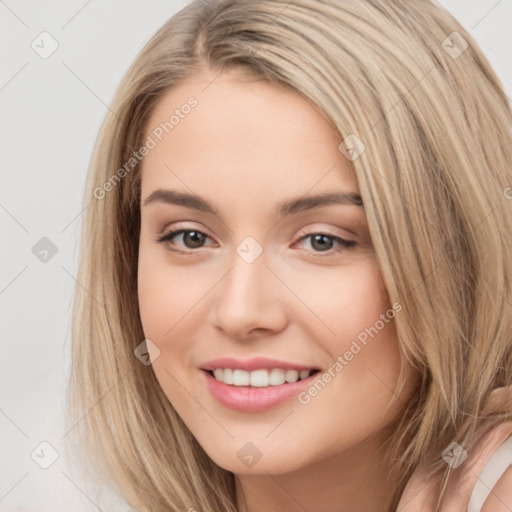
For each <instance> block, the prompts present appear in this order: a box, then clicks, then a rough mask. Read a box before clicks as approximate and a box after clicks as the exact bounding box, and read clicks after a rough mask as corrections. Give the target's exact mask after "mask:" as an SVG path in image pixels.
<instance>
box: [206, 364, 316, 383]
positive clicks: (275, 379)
mask: <svg viewBox="0 0 512 512" xmlns="http://www.w3.org/2000/svg"><path fill="white" fill-rule="evenodd" d="M203 371H205V372H206V373H208V374H210V375H211V376H212V377H213V378H214V379H215V380H217V381H218V382H222V383H224V384H227V385H229V386H234V387H239V386H244V387H247V386H249V387H254V388H265V387H272V386H281V385H283V384H293V383H294V382H298V381H301V380H305V379H307V378H309V377H311V376H312V375H314V374H316V373H318V372H319V371H320V370H317V369H311V370H292V369H287V370H285V369H282V368H272V369H270V370H268V369H265V368H262V369H259V370H253V371H247V370H241V369H237V368H216V369H215V370H203Z"/></svg>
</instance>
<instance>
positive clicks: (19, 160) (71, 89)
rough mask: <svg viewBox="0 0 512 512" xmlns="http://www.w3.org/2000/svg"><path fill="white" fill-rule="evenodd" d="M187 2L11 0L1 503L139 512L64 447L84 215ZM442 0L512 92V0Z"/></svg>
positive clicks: (6, 6) (3, 89)
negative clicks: (106, 139) (107, 151)
mask: <svg viewBox="0 0 512 512" xmlns="http://www.w3.org/2000/svg"><path fill="white" fill-rule="evenodd" d="M411 1H414V0H411ZM187 3H188V2H187V1H185V0H150V1H147V2H136V1H134V0H130V1H128V0H125V1H123V2H121V1H115V0H107V1H105V0H103V1H101V2H100V1H99V0H89V1H87V0H72V1H69V0H68V1H66V2H65V1H64V0H60V1H53V2H36V1H34V0H32V1H23V0H19V1H16V0H6V1H2V0H0V14H1V18H0V24H1V29H0V49H1V50H0V51H1V52H2V73H1V75H0V102H1V106H2V118H1V119H2V124H1V138H2V141H3V146H2V152H1V154H0V158H1V163H2V166H1V169H2V187H1V189H0V191H1V195H0V221H1V225H2V230H1V247H2V262H3V265H2V269H1V275H0V299H1V301H2V309H1V328H2V339H1V354H0V355H1V359H0V361H1V370H0V436H1V437H0V450H1V451H0V461H1V462H0V511H2V512H4V511H5V512H14V511H37V512H44V511H52V512H58V511H71V510H72V511H74V512H78V511H80V510H84V511H86V510H91V511H96V510H99V509H102V510H108V511H109V512H110V511H117V510H119V511H122V512H126V511H127V510H128V506H127V505H126V504H124V502H123V501H122V500H119V499H116V497H115V496H114V495H113V494H112V493H108V492H106V494H105V495H104V496H99V495H98V492H99V490H98V489H97V488H96V487H94V486H93V485H91V484H90V482H87V481H85V480H83V479H82V478H81V477H80V476H78V474H77V473H76V474H75V473H74V472H72V470H71V468H70V467H69V466H68V464H67V462H66V459H65V456H64V453H63V447H62V436H63V427H62V426H61V425H60V423H59V422H60V418H61V417H62V415H61V413H60V412H59V411H60V407H61V401H62V396H63V393H64V389H65V385H66V375H67V374H66V372H67V369H68V365H69V346H70V318H71V306H72V297H73V289H74V286H75V280H74V277H73V276H75V275H76V263H77V255H78V247H79V229H80V212H81V204H82V195H83V190H84V182H85V177H86V169H87V165H88V161H89V157H90V154H91V150H92V147H93V144H94V140H95V137H96V135H97V131H98V129H99V126H100V123H101V121H102V120H103V117H104V116H105V114H106V111H107V105H108V104H109V102H110V100H111V98H112V96H113V94H114V91H115V88H116V87H117V85H118V83H119V81H120V79H121V77H122V75H123V74H124V72H125V71H126V69H127V68H128V66H129V65H130V63H131V61H132V60H133V58H134V57H135V55H136V54H137V53H138V52H139V51H140V50H141V48H142V47H143V46H144V44H145V43H146V42H147V40H148V39H149V38H150V37H151V35H152V34H153V33H154V32H155V31H156V30H157V29H158V28H159V27H160V26H161V25H162V24H163V22H164V21H165V20H166V19H168V18H169V17H171V16H172V15H173V14H174V13H175V12H177V11H178V10H180V9H181V8H182V7H184V6H185V5H186V4H187ZM441 4H442V5H444V6H445V7H446V8H447V9H448V10H449V11H450V12H451V13H452V14H453V15H454V16H455V18H457V19H458V20H459V21H460V23H461V24H462V25H463V26H464V27H465V28H466V29H467V30H468V31H469V32H470V33H471V34H472V36H473V37H474V39H475V40H476V42H477V43H478V44H479V45H480V47H481V48H482V50H483V51H484V53H485V54H486V56H487V58H488V59H489V60H490V62H491V64H492V65H493V67H494V68H495V69H496V71H497V73H498V75H499V76H500V78H501V79H502V81H503V83H504V86H505V90H506V93H507V95H508V96H509V98H512V31H511V30H510V27H511V22H512V0H499V1H496V0H470V1H468V0H443V1H442V2H441ZM43 31H47V32H49V33H50V34H51V36H52V37H53V38H54V39H55V40H56V41H57V42H58V45H59V46H58V49H57V50H56V51H55V53H53V54H52V55H51V56H50V57H49V58H47V59H42V58H41V57H40V56H39V55H38V54H37V53H36V52H35V51H34V50H33V49H32V48H31V43H32V41H33V40H36V42H37V41H38V40H39V39H37V37H38V36H39V34H40V33H41V32H43ZM447 35H448V34H447ZM48 45H49V41H47V43H46V48H48V47H49V46H48ZM42 237H48V238H49V239H50V240H51V241H52V242H53V244H55V246H56V247H57V253H56V254H55V255H54V256H53V257H52V258H51V259H49V261H47V262H46V263H43V262H41V261H40V260H39V259H38V258H36V256H35V255H34V254H33V253H32V247H33V246H34V245H35V244H36V243H37V242H38V241H39V240H40V239H41V238H42ZM43 441H47V442H49V443H50V444H51V445H52V446H53V447H55V449H56V450H57V453H58V454H59V457H58V458H57V460H56V461H55V463H54V464H52V465H51V466H50V467H49V468H48V469H42V468H40V467H39V466H38V465H37V464H36V463H35V462H34V460H32V458H31V453H32V452H33V450H35V449H36V452H35V453H36V454H39V455H40V457H39V459H38V460H41V461H44V460H43V459H44V457H46V458H48V456H49V454H50V456H51V451H50V450H49V449H48V448H45V447H44V446H43V447H42V448H38V446H39V445H40V443H41V442H43ZM41 450H42V451H41ZM43 454H44V456H43ZM36 458H37V457H36Z"/></svg>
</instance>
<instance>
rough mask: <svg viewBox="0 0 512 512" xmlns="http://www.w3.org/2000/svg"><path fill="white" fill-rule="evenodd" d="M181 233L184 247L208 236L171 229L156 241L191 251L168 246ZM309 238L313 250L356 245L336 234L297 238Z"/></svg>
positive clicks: (200, 244) (195, 245)
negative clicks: (336, 244) (336, 245)
mask: <svg viewBox="0 0 512 512" xmlns="http://www.w3.org/2000/svg"><path fill="white" fill-rule="evenodd" d="M180 235H182V243H183V244H184V245H185V248H186V249H191V250H193V249H200V248H201V247H203V243H204V242H205V240H206V239H208V238H210V237H209V236H208V235H207V234H205V233H203V232H202V231H198V230H196V229H178V230H175V231H171V232H169V233H167V234H165V235H163V236H162V237H160V238H158V239H157V241H158V242H160V243H166V244H168V246H169V250H171V251H175V252H182V253H183V252H193V251H186V250H181V249H176V248H173V247H170V245H171V244H170V242H172V241H173V240H174V239H175V238H177V237H178V236H180ZM308 238H309V239H311V247H312V248H313V249H314V251H313V252H320V253H332V252H341V251H343V250H345V249H349V248H351V247H354V246H355V245H356V242H354V241H351V240H345V239H343V238H340V237H338V236H334V235H329V234H327V233H309V234H307V235H304V236H303V237H301V238H300V239H299V242H301V241H304V240H307V239H308ZM334 243H338V244H339V246H338V247H337V248H334V249H333V247H332V246H333V245H334Z"/></svg>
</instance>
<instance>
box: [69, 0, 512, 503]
mask: <svg viewBox="0 0 512 512" xmlns="http://www.w3.org/2000/svg"><path fill="white" fill-rule="evenodd" d="M205 67H209V68H211V69H215V70H218V71H219V72H221V71H224V70H231V69H238V70H240V71H243V72H244V73H246V74H247V75H248V76H252V77H255V78H256V79H260V80H266V81H268V82H271V83H274V84H276V85H284V86H287V87H290V88H292V89H293V90H295V91H297V92H299V93H300V94H302V95H303V96H304V97H305V98H306V99H308V101H310V102H311V103H312V104H313V105H315V107H316V108H318V111H319V112H321V113H322V115H324V116H325V117H326V119H328V120H329V122H330V123H331V124H332V126H333V127H334V128H335V129H337V130H338V131H339V133H340V136H341V138H342V139H343V140H344V141H345V142H348V141H351V143H353V141H357V140H358V139H359V140H360V141H362V143H363V144H364V148H363V147H362V146H361V145H360V143H358V144H359V146H358V147H359V149H360V150H361V149H364V151H362V153H361V154H360V155H359V156H358V157H357V158H355V159H350V160H351V165H352V166H353V169H354V172H355V173H356V176H357V180H358V184H359V188H360V193H361V196H362V199H363V203H364V205H365V212H366V216H367V220H368V225H369V229H370V234H371V238H372V242H373V245H374V249H375V254H376V257H377V260H378V263H379V267H380V270H381V274H382V278H383V280H384V283H385V285H386V288H387V291H388V295H389V298H390V301H391V302H392V303H393V302H395V301H396V302H399V303H400V304H401V305H402V307H403V311H402V312H401V313H400V314H399V315H397V316H396V318H395V325H396V329H397V334H398V338H399V344H400V350H401V353H402V356H403V365H404V369H405V367H406V365H408V367H409V368H411V367H412V368H415V369H416V371H417V373H418V375H419V378H418V380H417V386H416V389H415V391H414V395H413V398H412V399H411V401H410V402H409V403H408V404H407V406H406V408H405V411H404V413H403V415H402V416H401V417H400V418H399V419H398V420H397V423H396V432H395V435H394V436H393V438H392V440H391V442H390V443H389V446H388V447H387V448H388V449H389V457H390V460H393V461H394V462H395V466H394V471H396V473H397V475H398V478H399V481H400V483H401V485H400V488H399V490H398V491H397V495H396V499H395V504H396V503H397V502H398V499H399V495H400V492H401V490H402V489H403V485H404V484H405V482H406V481H407V479H408V478H409V477H410V475H411V472H412V471H413V470H414V468H415V467H417V465H418V464H419V462H428V463H431V467H432V471H433V473H434V472H441V471H443V468H446V463H444V461H443V460H442V459H441V453H442V451H443V450H444V449H445V448H446V447H447V446H448V445H449V444H450V443H451V442H452V441H456V442H458V443H459V444H461V445H462V446H467V445H468V443H470V441H471V440H472V439H473V438H474V436H475V435H476V434H477V433H478V432H480V431H482V430H483V429H485V428H488V427H490V426H493V425H495V424H498V423H500V422H503V421H505V420H507V419H510V418H511V414H510V409H508V411H509V412H507V407H510V403H509V404H505V403H501V404H499V405H497V406H496V408H495V409H494V410H491V411H489V412H487V413H486V414H485V415H484V414H483V413H482V410H483V406H484V404H485V402H486V400H487V399H488V398H489V395H490V393H491V392H492V390H494V389H496V388H499V387H504V386H510V385H512V371H511V368H512V344H511V337H512V309H511V305H512V286H511V284H512V267H511V264H510V257H511V255H512V202H511V200H510V197H511V196H512V189H510V187H511V186H512V149H511V148H512V112H511V107H510V105H509V103H508V101H507V98H506V95H505V94H504V92H503V86H502V84H501V83H500V81H499V79H498V78H497V76H496V74H495V73H494V71H493V69H492V68H491V67H490V65H489V63H488V61H487V60H486V58H485V57H484V55H483V54H482V52H481V50H480V49H479V48H478V47H477V46H476V44H475V43H474V41H473V39H472V38H471V36H470V35H469V34H468V33H467V32H466V31H465V30H464V28H463V27H462V26H461V25H460V24H459V23H458V22H457V21H456V20H455V19H454V18H453V17H452V16H451V15H450V14H449V13H448V12H447V11H445V10H444V9H443V8H442V7H441V6H439V5H438V4H436V3H434V2H433V1H431V0H416V1H414V2H411V1H408V0H395V1H393V2H390V1H384V0H361V1H357V2H354V1H348V0H347V1H344V0H336V1H335V0H329V1H328V0H294V1H293V2H288V1H285V0H225V1H224V0H221V1H218V2H213V1H212V2H208V1H205V0H197V1H195V2H193V3H191V4H189V5H188V6H187V7H186V8H184V9H183V10H182V11H180V12H179V13H177V14H176V15H175V16H173V17H172V18H171V19H170V20H168V21H167V22H166V23H165V24H164V25H163V26H162V28H161V29H160V30H159V31H158V32H157V33H156V34H155V35H154V36H153V38H152V39H151V40H150V41H149V42H148V43H147V45H146V46H145V48H144V49H143V50H142V51H141V53H140V54H139V55H138V57H137V58H136V60H135V61H134V62H133V64H132V66H131V67H130V69H129V70H128V72H127V73H126V75H125V76H124V78H123V80H122V82H121V84H120V86H119V88H118V90H117V93H116V95H115V98H114V100H113V102H112V104H111V109H110V112H109V113H107V117H106V119H105V121H104V123H103V125H102V127H101V130H100V134H99V137H98V141H97V145H96V147H95V151H94V154H93V157H92V160H91V164H90V169H89V174H88V178H87V184H86V192H85V198H84V205H83V206H84V208H86V210H85V212H84V218H83V228H82V229H83V231H82V241H81V252H80V262H79V271H78V276H77V281H78V283H79V284H78V285H77V287H76V294H75V302H74V310H73V331H72V338H73V340H72V354H73V362H72V372H71V376H70V393H69V398H70V410H71V412H72V415H71V416H70V418H71V420H70V424H71V425H73V427H72V428H73V429H75V430H77V431H78V430H80V431H82V430H83V434H84V435H85V439H86V441H87V446H88V448H89V450H90V453H91V454H93V458H94V460H98V461H101V463H103V464H104V466H105V468H106V470H105V473H106V474H108V475H111V478H112V481H113V482H115V484H116V485H117V486H118V489H119V490H120V492H121V493H122V495H123V496H124V497H125V498H126V500H127V501H128V502H129V503H130V504H131V505H132V506H134V507H136V508H137V509H138V510H139V511H140V512H149V511H151V512H161V511H164V510H165V511H169V510H172V511H185V510H189V509H190V510H193V509H197V510H198V511H202V512H235V511H236V500H235V490H234V476H233V474H232V473H230V472H228V471H226V470H224V469H222V468H220V467H218V466H217V465H216V464H214V463H213V461H211V459H210V458H209V457H208V456H207V455H206V453H205V452H204V451H203V450H202V448H201V446H199V444H198V443H197V441H196V440H195V439H194V437H193V436H192V435H191V433H190V431H189V430H188V428H187V427H186V426H185V424H184V423H183V422H182V420H181V418H180V417H179V416H178V414H177V413H176V411H175V410H174V408H173V407H172V405H171V404H170V403H169V400H168V399H167V398H166V396H165V395H164V393H163V391H162V390H161V388H160V385H159V384H158V382H157V380H156V377H155V375H154V373H153V371H152V369H151V367H150V366H145V365H143V364H141V362H140V361H139V360H138V359H137V358H136V357H135V356H134V349H135V348H136V347H137V346H138V345H139V344H140V343H141V341H142V340H144V333H143V330H142V327H141V323H140V317H139V311H138V301H137V286H136V283H137V252H138V237H139V229H140V216H139V215H140V213H139V208H140V162H139V161H135V160H137V159H135V160H133V161H132V160H130V159H131V158H133V152H134V150H137V149H138V148H140V147H141V146H142V145H143V143H144V141H143V134H144V133H145V130H147V129H148V127H147V120H148V118H149V116H150V113H151V112H152V109H154V107H155V105H156V103H157V102H158V101H159V99H160V98H162V96H163V95H164V94H165V93H166V92H167V91H169V90H170V89H172V88H173V87H174V86H176V85H177V84H179V83H181V82H183V81H184V80H185V79H187V78H188V77H190V76H192V75H193V74H194V73H196V72H198V71H200V70H201V69H203V68H205ZM200 102H201V99H200V98H198V107H197V108H201V106H200ZM190 115H193V112H192V113H191V114H190ZM355 137H357V139H356V138H355ZM345 149H347V148H345ZM127 162H130V165H129V166H127V165H126V163H127ZM121 169H124V171H121ZM507 191H508V193H507ZM446 469H448V468H446Z"/></svg>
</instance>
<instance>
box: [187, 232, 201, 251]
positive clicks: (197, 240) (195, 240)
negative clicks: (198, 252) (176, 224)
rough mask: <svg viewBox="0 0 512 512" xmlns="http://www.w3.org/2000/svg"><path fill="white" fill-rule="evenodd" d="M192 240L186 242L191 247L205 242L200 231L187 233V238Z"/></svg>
mask: <svg viewBox="0 0 512 512" xmlns="http://www.w3.org/2000/svg"><path fill="white" fill-rule="evenodd" d="M187 237H188V239H189V240H191V241H192V243H191V244H186V245H188V246H189V247H190V246H191V247H193V248H195V247H201V243H202V242H203V236H202V234H201V233H199V232H198V231H188V232H187V233H185V238H187Z"/></svg>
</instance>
